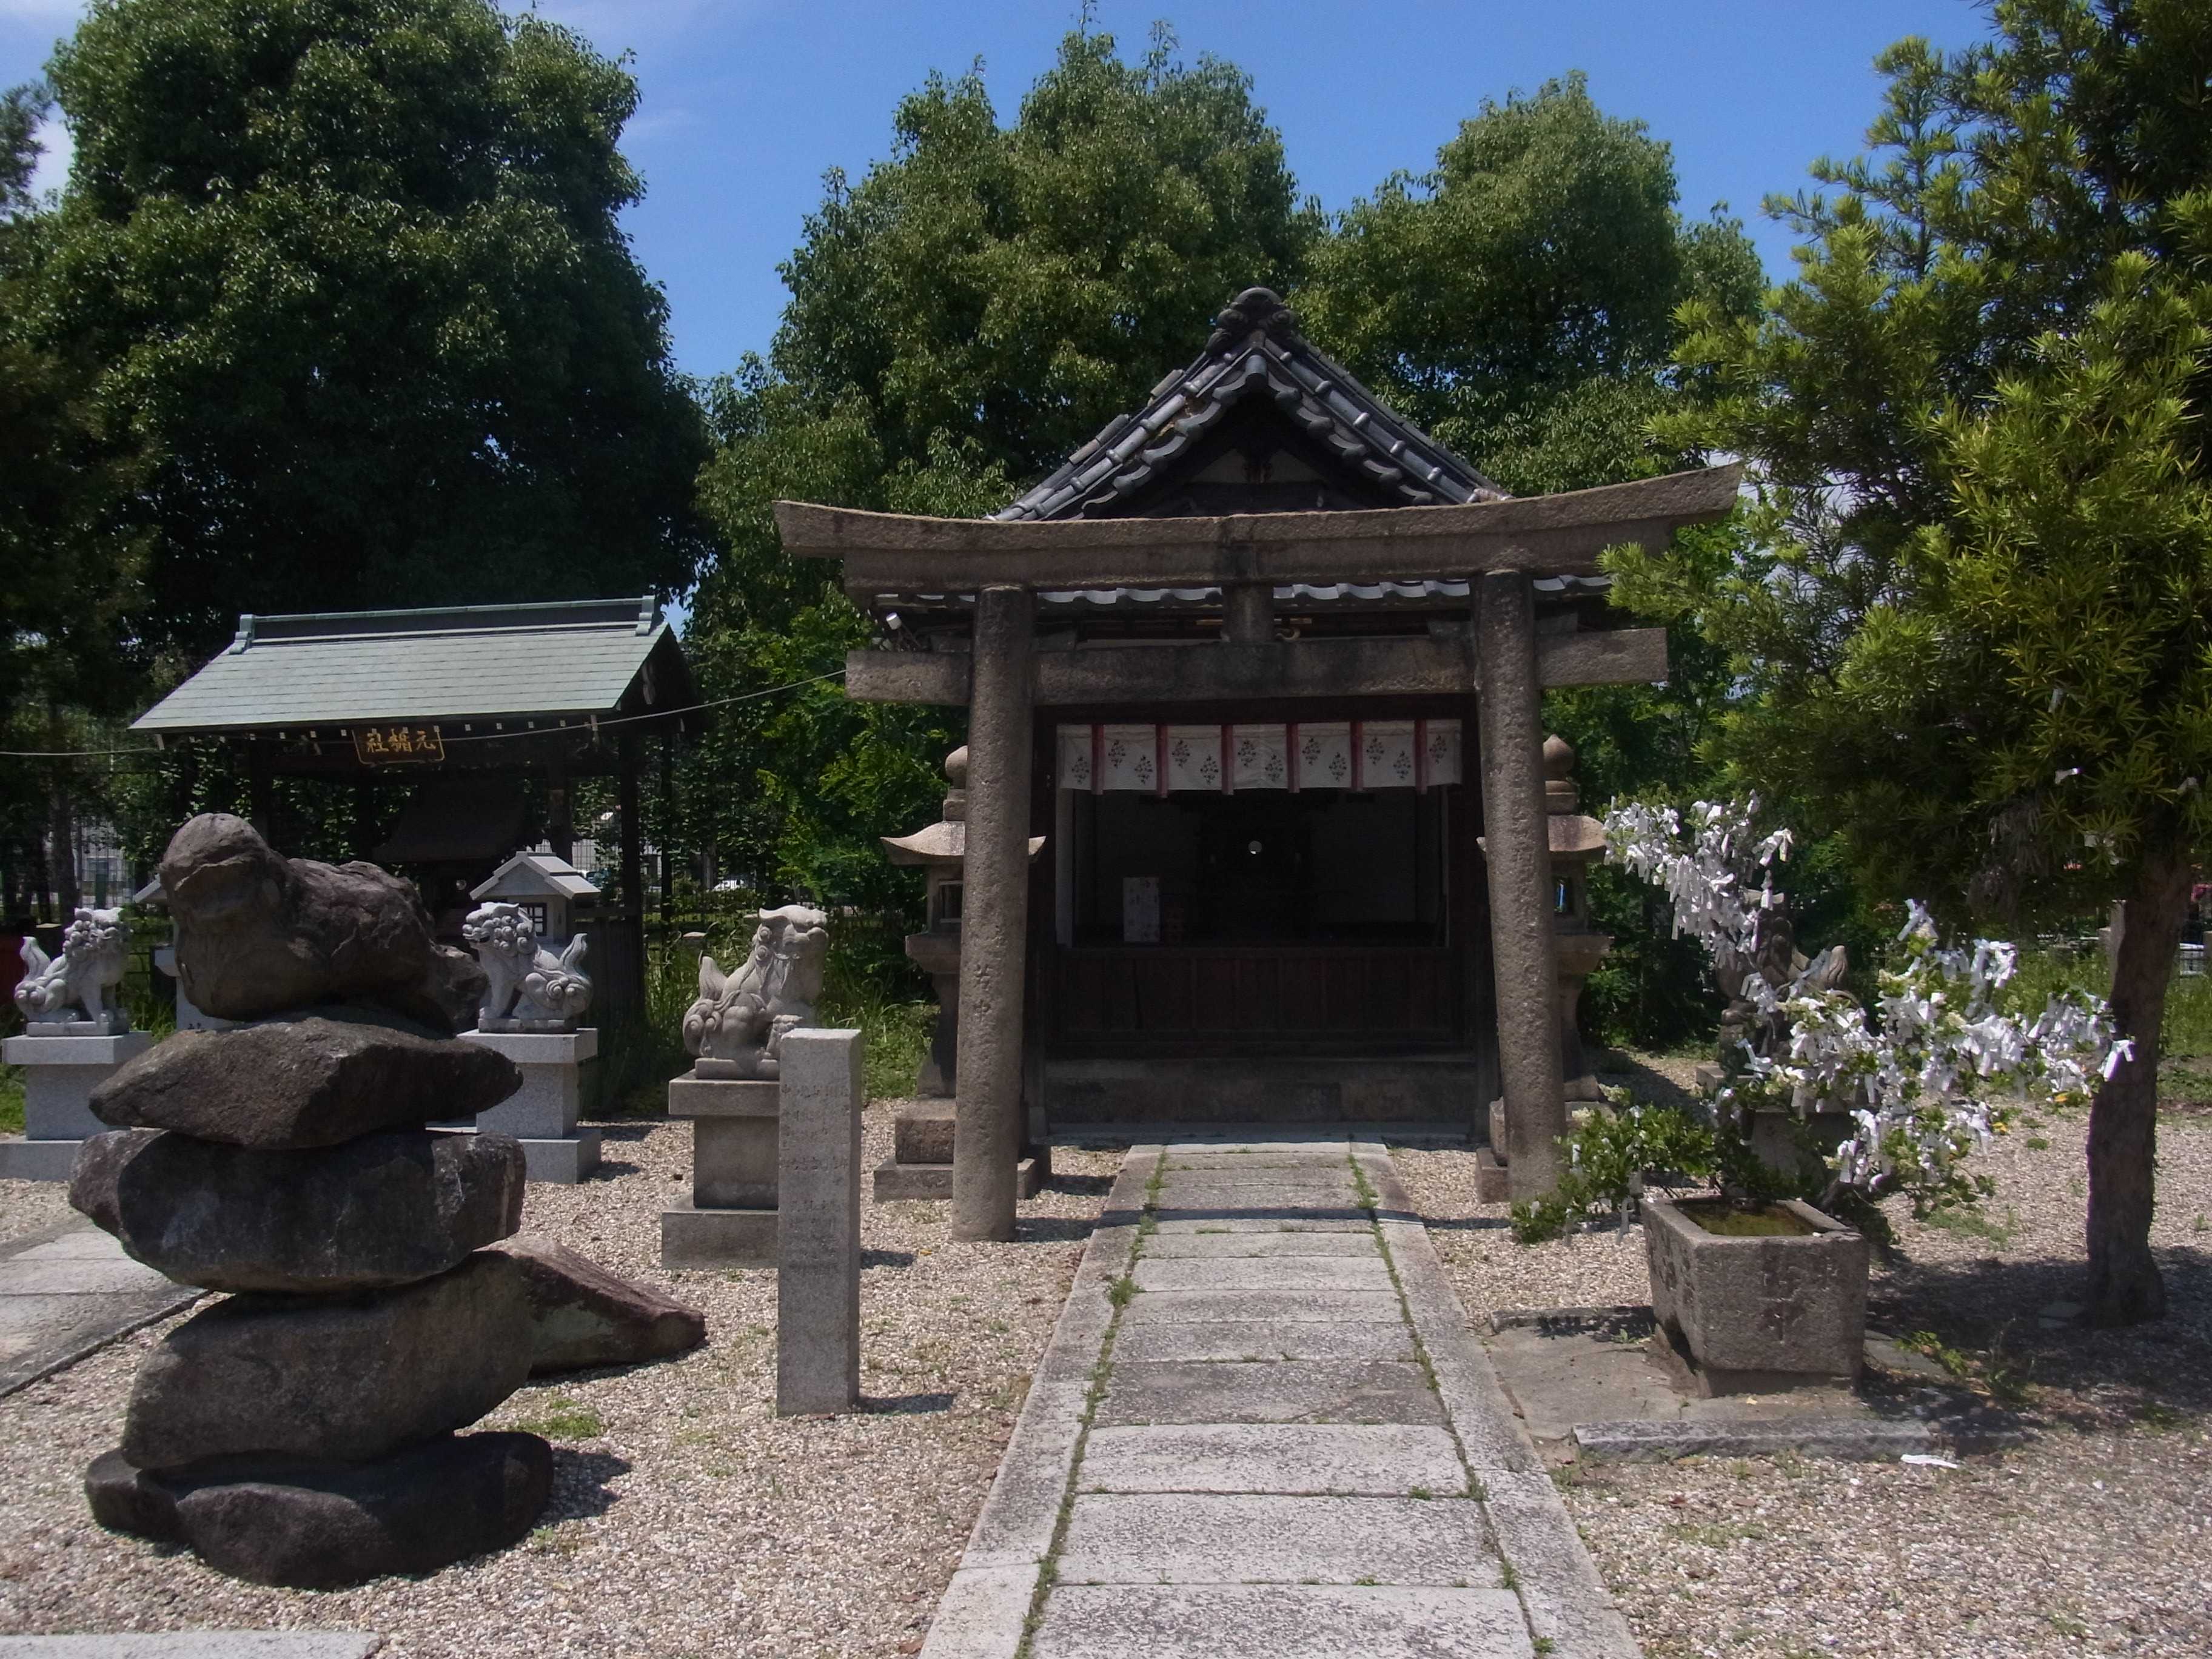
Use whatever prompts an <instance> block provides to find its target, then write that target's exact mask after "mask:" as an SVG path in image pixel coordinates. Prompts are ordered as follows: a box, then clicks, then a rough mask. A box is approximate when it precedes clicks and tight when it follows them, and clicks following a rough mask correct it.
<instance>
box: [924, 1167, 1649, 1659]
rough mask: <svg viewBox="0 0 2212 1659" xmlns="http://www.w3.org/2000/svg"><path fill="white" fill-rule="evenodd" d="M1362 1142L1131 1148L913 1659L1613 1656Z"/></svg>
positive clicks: (1439, 1280)
mask: <svg viewBox="0 0 2212 1659" xmlns="http://www.w3.org/2000/svg"><path fill="white" fill-rule="evenodd" d="M1637 1652H1638V1650H1637V1647H1636V1644H1635V1642H1634V1640H1633V1639H1632V1638H1631V1636H1630V1635H1629V1632H1628V1629H1627V1626H1626V1624H1625V1623H1624V1622H1623V1621H1622V1620H1621V1618H1620V1613H1619V1612H1618V1611H1617V1610H1616V1609H1615V1608H1614V1607H1613V1604H1612V1602H1611V1601H1610V1600H1609V1599H1608V1597H1607V1595H1606V1592H1605V1589H1604V1588H1603V1586H1602V1585H1601V1583H1600V1582H1599V1580H1598V1577H1597V1574H1596V1571H1595V1568H1593V1567H1592V1565H1591V1564H1590V1560H1589V1554H1588V1553H1587V1552H1586V1551H1585V1550H1584V1549H1583V1545H1582V1541H1581V1540H1580V1539H1579V1538H1577V1536H1576V1534H1575V1531H1574V1528H1573V1525H1572V1523H1571V1522H1570V1521H1569V1519H1568V1517H1567V1514H1566V1511H1565V1508H1564V1506H1563V1505H1562V1504H1560V1502H1559V1496H1558V1494H1557V1492H1555V1491H1554V1490H1553V1486H1552V1483H1551V1480H1550V1478H1549V1477H1548V1476H1547V1474H1545V1473H1544V1471H1543V1468H1542V1465H1541V1462H1539V1461H1538V1459H1537V1456H1536V1455H1535V1452H1534V1449H1533V1448H1532V1447H1531V1446H1530V1444H1529V1443H1528V1439H1527V1437H1526V1436H1525V1434H1524V1433H1523V1432H1522V1430H1521V1428H1520V1426H1519V1425H1518V1423H1517V1422H1516V1419H1515V1418H1514V1416H1513V1413H1512V1410H1511V1408H1510V1406H1508V1405H1507V1403H1506V1401H1505V1398H1504V1395H1503V1394H1502V1393H1501V1392H1500V1391H1499V1389H1498V1383H1497V1381H1496V1379H1495V1377H1494V1376H1492V1373H1491V1370H1490V1366H1489V1364H1488V1362H1487V1360H1486V1358H1484V1356H1483V1352H1482V1350H1481V1348H1480V1345H1479V1344H1478V1343H1476V1342H1475V1340H1474V1339H1473V1337H1471V1336H1470V1335H1469V1334H1468V1329H1467V1322H1466V1318H1465V1316H1464V1314H1463V1312H1462V1310H1461V1308H1460V1305H1459V1302H1458V1299H1457V1297H1455V1296H1454V1295H1453V1293H1452V1291H1451V1287H1450V1285H1449V1283H1448V1282H1447V1281H1446V1280H1445V1279H1444V1277H1443V1269H1442V1267H1440V1266H1439V1265H1438V1263H1437V1256H1436V1252H1435V1249H1434V1248H1433V1247H1432V1246H1431V1244H1430V1243H1429V1238H1428V1234H1427V1231H1426V1230H1425V1228H1424V1227H1423V1226H1422V1225H1421V1223H1420V1221H1419V1219H1418V1218H1416V1217H1415V1216H1414V1214H1413V1212H1412V1210H1411V1208H1410V1206H1408V1204H1407V1200H1406V1196H1405V1192H1404V1189H1403V1188H1402V1187H1401V1185H1400V1183H1399V1181H1398V1176H1397V1171H1396V1170H1395V1168H1394V1167H1393V1165H1392V1164H1391V1162H1390V1158H1389V1153H1388V1152H1386V1151H1385V1150H1384V1149H1383V1146H1381V1145H1380V1144H1378V1143H1376V1142H1372V1141H1359V1140H1351V1139H1255V1140H1250V1141H1240V1142H1231V1141H1222V1140H1182V1141H1176V1142H1172V1143H1170V1144H1168V1145H1167V1146H1139V1147H1137V1148H1135V1149H1134V1150H1133V1151H1132V1152H1130V1154H1129V1156H1128V1158H1127V1160H1126V1161H1125V1163H1124V1164H1123V1166H1122V1170H1121V1176H1120V1178H1119V1179H1118V1180H1117V1182H1115V1188H1114V1192H1113V1194H1112V1195H1111V1196H1110V1197H1109V1199H1108V1200H1107V1205H1106V1213H1105V1214H1104V1216H1103V1218H1101V1223H1100V1226H1099V1228H1098V1231H1097V1232H1096V1233H1094V1234H1093V1235H1092V1237H1091V1243H1090V1246H1089V1248H1088V1249H1087V1250H1086V1251H1085V1255H1084V1260H1083V1265H1082V1267H1080V1269H1079V1271H1078V1273H1077V1275H1076V1281H1075V1285H1074V1288H1073V1290H1072V1291H1070V1293H1069V1297H1068V1302H1067V1306H1066V1309H1065V1310H1063V1312H1062V1314H1061V1316H1060V1323H1059V1325H1058V1327H1057V1328H1055V1330H1054V1334H1053V1340H1052V1345H1051V1346H1050V1347H1049V1349H1048V1351H1047V1352H1046V1355H1045V1358H1044V1360H1043V1362H1042V1364H1041V1366H1040V1367H1039V1369H1038V1370H1037V1373H1036V1377H1035V1379H1034V1380H1033V1382H1032V1383H1031V1386H1030V1395H1029V1399H1028V1401H1027V1403H1026V1404H1025V1405H1024V1408H1023V1412H1022V1416H1021V1419H1020V1421H1019V1423H1018V1425H1016V1428H1015V1431H1014V1436H1013V1439H1012V1443H1010V1444H1009V1445H1008V1447H1007V1449H1006V1459H1005V1461H1004V1462H1003V1463H1002V1464H1001V1465H1000V1470H999V1476H998V1480H997V1482H996V1484H995V1485H994V1486H993V1488H992V1491H991V1496H990V1498H989V1499H988V1501H987V1503H986V1504H985V1506H984V1510H983V1513H982V1515H981V1517H980V1518H979V1519H978V1521H977V1522H976V1525H975V1533H974V1534H973V1535H972V1536H971V1537H970V1539H969V1545H968V1549H967V1553H965V1554H964V1555H963V1558H962V1560H961V1566H960V1570H959V1571H958V1572H957V1573H956V1574H955V1575H954V1577H953V1581H952V1583H951V1586H950V1588H949V1589H947V1590H946V1592H945V1598H944V1600H943V1601H941V1602H940V1603H939V1607H938V1612H937V1617H936V1620H935V1621H934V1622H933V1625H932V1626H931V1628H930V1633H929V1638H928V1641H927V1644H926V1645H925V1646H924V1647H923V1649H922V1655H923V1659H1017V1656H1018V1659H1106V1656H1109V1655H1110V1656H1115V1659H1120V1656H1126V1655H1128V1654H1132V1653H1140V1654H1144V1655H1146V1656H1148V1659H1200V1656H1204V1659H1242V1656H1247V1655H1249V1656H1255V1659H1256V1656H1267V1659H1305V1656H1313V1659H1323V1656H1326V1659H1493V1656H1494V1659H1507V1656H1528V1659H1533V1656H1534V1655H1536V1654H1539V1653H1543V1654H1550V1655H1555V1656H1559V1659H1636V1655H1637Z"/></svg>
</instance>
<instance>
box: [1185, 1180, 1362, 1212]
mask: <svg viewBox="0 0 2212 1659" xmlns="http://www.w3.org/2000/svg"><path fill="white" fill-rule="evenodd" d="M1159 1208H1160V1212H1161V1213H1162V1214H1164V1215H1165V1214H1170V1213H1172V1212H1176V1211H1178V1210H1225V1211H1229V1212H1233V1213H1250V1214H1255V1215H1258V1214H1265V1215H1273V1214H1277V1213H1279V1212H1290V1213H1291V1214H1297V1212H1301V1211H1305V1210H1317V1211H1320V1212H1322V1213H1324V1214H1328V1215H1331V1216H1339V1215H1343V1214H1346V1213H1347V1212H1351V1213H1359V1212H1360V1210H1359V1200H1358V1194H1355V1193H1353V1191H1352V1183H1351V1182H1348V1181H1331V1182H1315V1183H1314V1184H1312V1185H1311V1186H1306V1187H1278V1186H1276V1185H1274V1184H1273V1183H1272V1182H1251V1183H1249V1185H1242V1186H1234V1185H1225V1184H1223V1183H1222V1182H1217V1181H1208V1182H1198V1181H1194V1180H1192V1181H1166V1182H1162V1183H1161V1184H1160V1194H1159Z"/></svg>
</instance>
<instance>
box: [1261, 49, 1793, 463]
mask: <svg viewBox="0 0 2212 1659" xmlns="http://www.w3.org/2000/svg"><path fill="white" fill-rule="evenodd" d="M1678 196H1679V191H1678V189H1677V186H1676V183H1675V176H1674V156H1673V153H1672V152H1671V150H1670V149H1668V146H1667V145H1666V144H1665V143H1662V142H1661V141H1660V140H1658V139H1656V138H1654V137H1651V136H1650V132H1649V131H1647V130H1646V129H1645V127H1644V124H1643V123H1642V122H1640V121H1626V120H1619V119H1615V118H1612V117H1609V116H1607V115H1606V114H1604V113H1603V112H1601V111H1600V110H1599V109H1598V108H1597V106H1595V104H1594V103H1593V102H1592V101H1591V100H1590V96H1589V88H1588V87H1587V86H1586V85H1585V83H1584V81H1583V76H1581V75H1579V74H1576V75H1571V76H1567V77H1566V78H1565V80H1563V81H1554V82H1547V84H1546V85H1545V86H1544V87H1543V88H1541V89H1540V90H1539V91H1538V92H1537V93H1536V94H1535V95H1534V96H1533V97H1523V96H1521V95H1519V94H1515V95H1513V96H1510V97H1509V98H1507V99H1506V100H1505V101H1504V103H1502V104H1501V103H1495V102H1492V101H1490V100H1484V103H1483V105H1482V108H1481V110H1480V112H1479V113H1478V114H1476V115H1475V116H1474V118H1472V119H1470V120H1468V121H1466V122H1464V123H1462V125H1461V127H1460V131H1459V133H1458V135H1457V137H1454V138H1453V139H1452V140H1451V142H1449V143H1447V144H1445V145H1444V146H1443V149H1440V150H1439V151H1437V165H1436V167H1435V168H1434V169H1433V170H1432V171H1431V172H1430V173H1425V174H1423V175H1420V176H1419V177H1416V176H1414V175H1412V174H1408V173H1399V174H1396V175H1394V176H1393V177H1391V178H1389V179H1385V180H1384V181H1383V185H1382V187H1381V188H1380V189H1378V190H1377V191H1376V192H1375V194H1374V195H1373V196H1371V197H1366V198H1364V199H1363V200H1360V201H1358V202H1355V203H1354V204H1352V207H1351V208H1350V209H1349V210H1346V213H1345V214H1344V215H1343V216H1342V218H1341V220H1340V222H1339V224H1338V226H1337V228H1336V234H1334V236H1332V237H1331V238H1329V239H1328V240H1327V241H1326V242H1324V243H1322V245H1321V246H1319V247H1318V248H1316V251H1315V254H1314V258H1313V262H1312V279H1311V281H1310V283H1308V284H1307V286H1306V287H1305V288H1304V289H1301V290H1300V292H1299V294H1298V295H1297V304H1298V307H1299V311H1300V314H1301V315H1302V316H1303V317H1304V319H1306V322H1307V325H1308V327H1309V328H1310V330H1311V331H1312V332H1313V334H1314V337H1316V339H1318V340H1321V341H1322V342H1323V343H1326V344H1327V345H1328V349H1330V350H1331V351H1333V352H1334V353H1335V354H1336V355H1338V356H1340V357H1342V358H1343V359H1344V360H1345V362H1346V366H1347V367H1349V368H1351V369H1352V371H1353V372H1354V373H1355V374H1358V375H1360V376H1361V377H1362V378H1363V379H1364V380H1367V381H1368V382H1369V384H1370V385H1371V386H1374V387H1375V388H1376V390H1377V391H1378V392H1382V393H1383V395H1384V396H1385V397H1386V398H1389V399H1390V401H1391V403H1392V404H1393V405H1394V406H1395V407H1397V408H1399V409H1401V410H1403V411H1404V412H1405V413H1406V414H1407V415H1409V416H1412V417H1413V419H1415V420H1417V421H1419V422H1421V423H1422V424H1423V425H1425V426H1426V427H1427V428H1429V429H1430V430H1431V432H1433V433H1435V434H1436V435H1437V436H1438V437H1439V438H1442V439H1443V441H1446V442H1447V443H1449V444H1451V445H1452V446H1453V447H1455V448H1457V449H1459V450H1461V451H1462V453H1465V454H1467V455H1468V458H1469V459H1472V460H1474V462H1475V464H1476V465H1478V466H1480V467H1481V468H1482V469H1483V470H1484V471H1486V472H1488V473H1489V474H1490V475H1491V476H1492V477H1496V478H1497V479H1498V481H1499V482H1500V483H1504V485H1505V486H1506V487H1507V488H1508V489H1514V490H1516V491H1519V492H1522V493H1528V492H1532V491H1541V490H1549V489H1575V488H1578V487H1582V486H1584V485H1589V484H1595V483H1611V482H1614V481H1616V480H1618V479H1620V478H1624V477H1633V476H1637V475H1638V474H1639V473H1645V472H1656V471H1665V470H1667V468H1668V466H1671V465H1675V464H1676V463H1677V462H1678V460H1679V459H1680V457H1679V456H1674V455H1668V456H1662V455H1661V454H1660V453H1658V452H1656V451H1655V449H1654V448H1653V447H1652V446H1651V444H1650V442H1649V441H1648V439H1647V438H1646V435H1645V433H1644V425H1645V422H1647V421H1648V420H1649V418H1650V416H1651V415H1652V414H1653V413H1654V412H1655V411H1656V409H1657V408H1658V407H1659V406H1660V404H1662V401H1663V400H1664V398H1665V397H1666V395H1667V391H1668V388H1667V387H1666V386H1664V385H1663V384H1662V374H1663V373H1664V371H1665V370H1666V369H1667V368H1668V362H1669V359H1670V357H1671V355H1672V350H1673V347H1674V341H1675V338H1676V333H1677V331H1676V327H1675V324H1674V309H1675V307H1677V306H1678V305H1680V303H1681V302H1682V301H1684V300H1686V299H1687V298H1689V297H1691V296H1692V295H1708V296H1710V297H1711V298H1712V299H1714V300H1715V301H1717V302H1718V303H1719V304H1721V305H1722V306H1723V307H1726V308H1727V309H1728V310H1729V311H1730V312H1733V313H1745V312H1748V311H1751V310H1753V309H1755V308H1756V306H1757V303H1758V295H1759V283H1760V273H1759V260H1758V256H1757V255H1756V253H1755V252H1753V249H1752V247H1751V245H1750V243H1749V242H1748V241H1747V240H1745V238H1744V236H1743V234H1742V232H1741V229H1740V228H1739V227H1738V226H1737V225H1736V224H1735V223H1734V222H1731V221H1729V220H1727V219H1724V218H1721V217H1718V216H1716V217H1714V218H1713V219H1711V220H1709V221H1706V222H1702V223H1697V224H1688V223H1685V222H1684V221H1683V220H1682V218H1681V217H1680V215H1679V214H1678V213H1677V212H1676V210H1675V203H1676V200H1677V197H1678Z"/></svg>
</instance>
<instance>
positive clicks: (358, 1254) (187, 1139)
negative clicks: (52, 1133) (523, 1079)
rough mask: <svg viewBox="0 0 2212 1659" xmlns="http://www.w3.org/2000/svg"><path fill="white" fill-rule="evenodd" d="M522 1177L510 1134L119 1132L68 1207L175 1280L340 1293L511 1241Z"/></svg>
mask: <svg viewBox="0 0 2212 1659" xmlns="http://www.w3.org/2000/svg"><path fill="white" fill-rule="evenodd" d="M501 1064H502V1065H504V1064H506V1062H505V1061H503V1060H502V1061H501ZM525 1180H526V1169H525V1165H524V1161H523V1152H522V1143H521V1142H520V1141H518V1140H513V1139H509V1138H508V1137H507V1136H506V1135H481V1134H480V1135H455V1134H440V1133H435V1132H434V1131H431V1130H428V1129H412V1130H400V1131H397V1132H395V1133H390V1134H380V1135H363V1136H362V1137H361V1138H360V1139H356V1140H349V1141H348V1142H346V1144H345V1145H344V1146H331V1147H326V1148H325V1149H323V1150H321V1151H319V1152H250V1151H248V1150H246V1148H244V1147H241V1146H223V1145H222V1144H220V1143H218V1142H216V1141H212V1140H197V1139H193V1138H192V1137H191V1136H189V1135H183V1134H179V1133H175V1132H174V1131H171V1130H162V1129H115V1130H111V1131H109V1132H108V1133H106V1134H102V1135H94V1136H93V1137H92V1138H91V1139H89V1140H87V1141H86V1142H85V1143H84V1146H83V1147H82V1150H80V1151H79V1152H78V1153H77V1158H76V1168H75V1169H74V1170H73V1171H72V1172H71V1175H70V1203H71V1204H72V1205H73V1206H76V1208H77V1209H78V1210H79V1211H81V1212H83V1213H84V1214H86V1215H88V1216H89V1217H91V1218H92V1219H93V1221H94V1223H95V1224H96V1225H99V1226H100V1227H102V1228H104V1229H105V1230H106V1231H108V1232H111V1233H112V1234H114V1235H115V1237H116V1238H117V1239H118V1241H120V1243H122V1245H123V1248H124V1250H125V1253H126V1254H128V1255H131V1257H133V1258H134V1259H136V1260H137V1261H143V1262H144V1263H145V1264H146V1265H147V1266H148V1267H152V1268H154V1269H155V1271H157V1272H159V1273H167V1275H168V1276H169V1277H170V1278H172V1279H175V1280H177V1281H178V1282H179V1284H185V1285H204V1286H205V1287H206V1288H208V1289H209V1290H211V1291H264V1292H270V1293H275V1294H281V1295H292V1296H325V1295H348V1294H351V1293H354V1292H358V1291H371V1290H379V1289H382V1288H385V1287H386V1286H390V1285H405V1284H410V1283H412V1282H413V1281H415V1280H416V1279H428V1278H430V1277H431V1276H432V1275H434V1274H437V1273H445V1272H446V1271H447V1269H449V1268H451V1267H454V1266H456V1265H457V1264H459V1262H460V1261H463V1260H464V1259H465V1257H466V1256H467V1255H468V1254H469V1252H471V1250H474V1249H479V1248H481V1247H482V1246H483V1245H486V1244H492V1243H497V1242H498V1241H499V1240H501V1239H502V1238H506V1237H509V1236H511V1235H512V1234H513V1231H515V1229H516V1228H518V1227H520V1225H522V1198H523V1183H524V1182H525Z"/></svg>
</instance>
